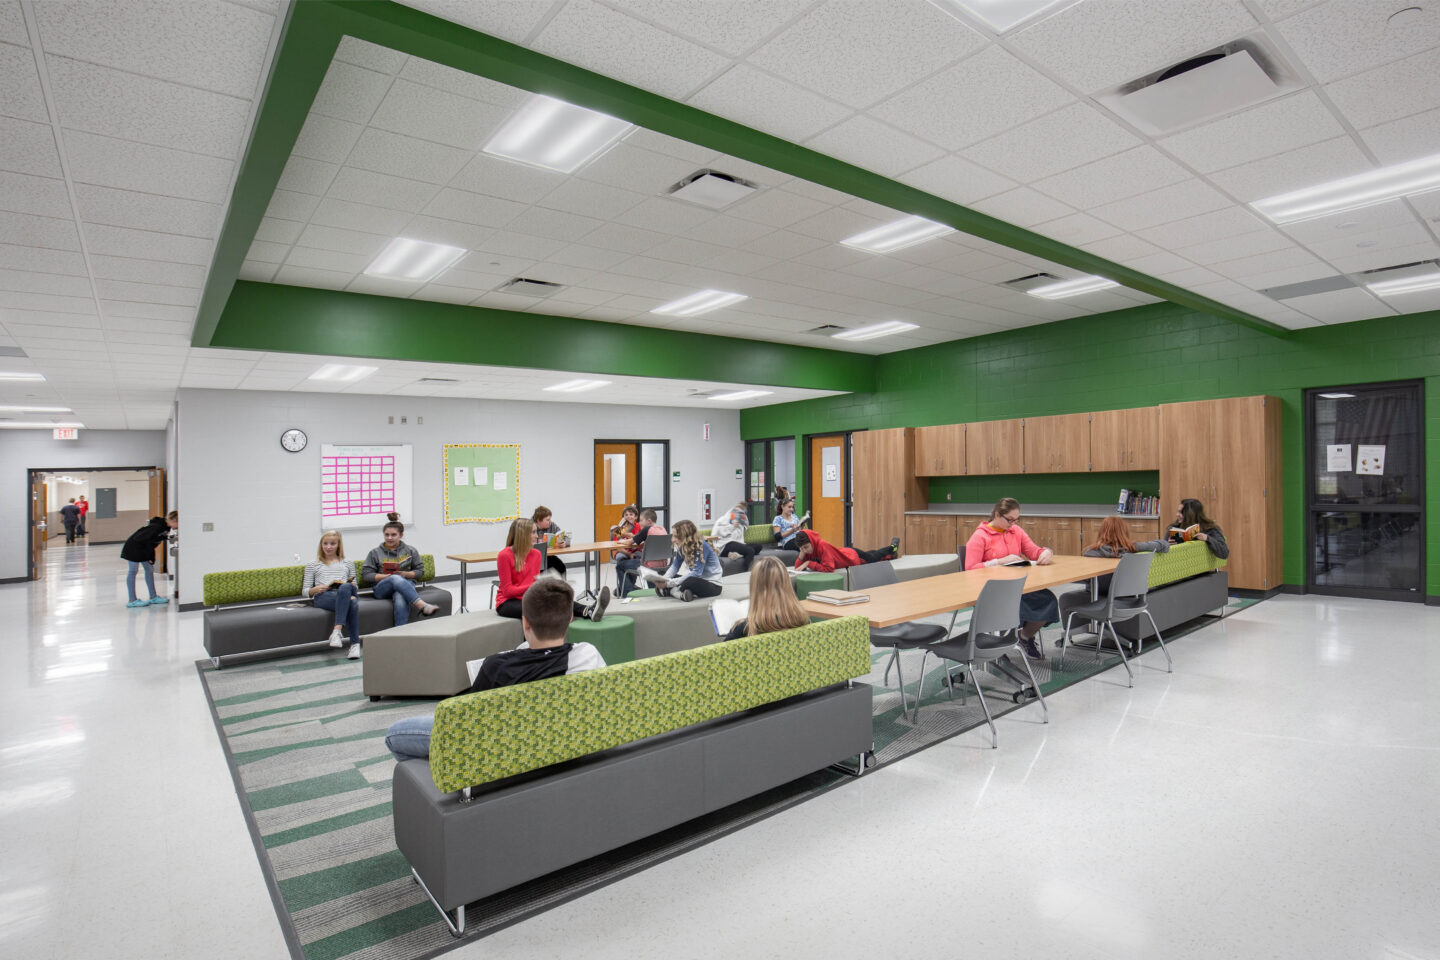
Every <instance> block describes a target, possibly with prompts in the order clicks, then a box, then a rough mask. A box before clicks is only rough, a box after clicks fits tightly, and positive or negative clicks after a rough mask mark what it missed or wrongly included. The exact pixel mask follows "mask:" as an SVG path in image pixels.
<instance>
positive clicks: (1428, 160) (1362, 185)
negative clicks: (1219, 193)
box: [1250, 153, 1440, 223]
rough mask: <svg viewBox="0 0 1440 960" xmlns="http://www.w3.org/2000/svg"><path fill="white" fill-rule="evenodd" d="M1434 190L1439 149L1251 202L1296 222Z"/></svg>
mask: <svg viewBox="0 0 1440 960" xmlns="http://www.w3.org/2000/svg"><path fill="white" fill-rule="evenodd" d="M1431 190H1440V153H1437V154H1432V155H1430V156H1428V157H1421V158H1420V159H1419V160H1411V161H1408V162H1406V163H1397V164H1393V165H1391V166H1388V167H1381V168H1380V169H1378V170H1370V171H1367V172H1365V173H1357V174H1356V175H1355V176H1353V177H1342V178H1341V179H1339V180H1331V181H1330V182H1329V183H1322V184H1319V185H1318V186H1314V187H1306V188H1305V189H1304V190H1294V191H1291V192H1290V193H1282V194H1279V195H1278V196H1274V197H1267V198H1265V199H1264V200H1257V201H1255V202H1254V203H1252V204H1250V206H1252V207H1254V208H1255V211H1256V212H1257V213H1259V214H1261V215H1263V216H1265V217H1268V218H1269V219H1271V220H1273V221H1274V222H1276V223H1295V222H1297V221H1300V220H1313V219H1315V218H1316V217H1325V216H1329V215H1330V214H1332V213H1343V212H1344V211H1346V210H1357V209H1359V208H1360V207H1368V206H1372V205H1374V204H1377V203H1384V202H1385V201H1386V200H1394V199H1396V198H1397V197H1410V196H1414V195H1415V194H1417V193H1429V192H1430V191H1431Z"/></svg>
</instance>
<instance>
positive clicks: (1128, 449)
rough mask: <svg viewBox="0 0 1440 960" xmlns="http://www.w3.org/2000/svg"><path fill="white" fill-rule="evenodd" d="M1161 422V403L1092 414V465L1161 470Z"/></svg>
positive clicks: (1102, 468) (1096, 467)
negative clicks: (1153, 405) (1158, 405)
mask: <svg viewBox="0 0 1440 960" xmlns="http://www.w3.org/2000/svg"><path fill="white" fill-rule="evenodd" d="M1159 424H1160V408H1159V407H1135V408H1133V409H1130V410H1104V411H1101V412H1100V413H1092V414H1090V464H1091V466H1090V469H1092V470H1096V471H1112V472H1113V471H1117V470H1158V469H1159V468H1160V441H1159V431H1160V427H1159ZM1027 425H1028V422H1027Z"/></svg>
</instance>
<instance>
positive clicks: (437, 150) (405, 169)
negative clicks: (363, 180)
mask: <svg viewBox="0 0 1440 960" xmlns="http://www.w3.org/2000/svg"><path fill="white" fill-rule="evenodd" d="M470 156H471V154H470V153H469V152H468V151H466V150H460V149H457V148H455V147H447V146H444V145H442V144H438V143H430V142H429V141H427V140H420V139H417V138H415V137H407V136H403V135H401V134H398V133H391V132H389V131H388V130H377V129H375V128H373V127H371V128H369V129H366V130H365V132H364V133H362V134H361V135H360V139H359V140H358V141H356V143H355V148H354V149H353V150H351V151H350V157H349V159H347V160H346V161H345V163H346V166H349V167H358V168H360V169H362V170H373V171H375V172H377V173H388V174H391V175H392V176H397V177H407V178H408V179H411V180H423V181H424V182H426V183H433V184H435V185H436V186H443V185H444V184H446V183H449V182H450V180H451V179H452V178H453V177H454V176H455V175H456V174H457V173H459V172H460V169H461V168H462V167H464V166H465V164H466V162H467V161H468V160H469V159H470Z"/></svg>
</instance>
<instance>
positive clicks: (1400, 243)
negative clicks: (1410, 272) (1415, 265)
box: [1308, 219, 1434, 269]
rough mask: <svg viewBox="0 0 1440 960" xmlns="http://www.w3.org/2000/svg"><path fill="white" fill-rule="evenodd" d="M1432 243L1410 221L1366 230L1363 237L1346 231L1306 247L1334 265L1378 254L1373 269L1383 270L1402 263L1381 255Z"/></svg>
mask: <svg viewBox="0 0 1440 960" xmlns="http://www.w3.org/2000/svg"><path fill="white" fill-rule="evenodd" d="M1433 239H1434V238H1433V237H1432V236H1431V234H1430V232H1429V231H1428V230H1426V229H1425V228H1424V227H1423V226H1421V225H1420V224H1418V223H1416V222H1415V221H1414V220H1413V219H1411V220H1409V221H1408V222H1405V223H1398V224H1394V225H1392V226H1386V227H1379V228H1377V229H1373V230H1366V231H1365V232H1363V233H1357V232H1356V231H1355V230H1346V231H1344V232H1343V234H1342V235H1340V236H1336V237H1334V238H1332V239H1328V240H1312V241H1310V243H1309V244H1308V246H1309V247H1310V249H1311V250H1313V251H1314V252H1315V254H1316V255H1317V256H1320V257H1323V258H1325V259H1326V260H1329V261H1330V262H1331V263H1335V262H1337V260H1338V259H1339V258H1350V257H1353V256H1355V255H1356V254H1359V253H1362V252H1363V253H1375V254H1379V255H1380V257H1381V263H1379V264H1377V266H1383V265H1386V264H1394V263H1404V262H1405V261H1404V260H1398V259H1394V258H1392V257H1390V256H1388V255H1386V253H1385V251H1391V250H1397V249H1405V248H1408V247H1411V246H1413V245H1415V244H1424V243H1430V242H1433ZM1361 244H1365V246H1363V247H1362V246H1361ZM1367 269H1368V268H1367Z"/></svg>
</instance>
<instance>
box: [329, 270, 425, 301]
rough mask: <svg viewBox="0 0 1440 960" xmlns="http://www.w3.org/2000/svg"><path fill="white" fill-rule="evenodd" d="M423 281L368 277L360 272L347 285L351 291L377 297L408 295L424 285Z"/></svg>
mask: <svg viewBox="0 0 1440 960" xmlns="http://www.w3.org/2000/svg"><path fill="white" fill-rule="evenodd" d="M423 286H424V284H423V283H412V282H410V281H407V280H387V279H385V278H383V277H367V276H365V274H363V273H362V274H360V276H358V277H356V278H355V279H354V280H352V281H350V283H349V285H347V286H346V287H345V289H346V290H349V291H350V292H351V293H369V294H373V295H375V296H377V297H408V296H410V295H411V294H413V293H414V292H415V291H417V290H419V289H420V288H421V287H423Z"/></svg>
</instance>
